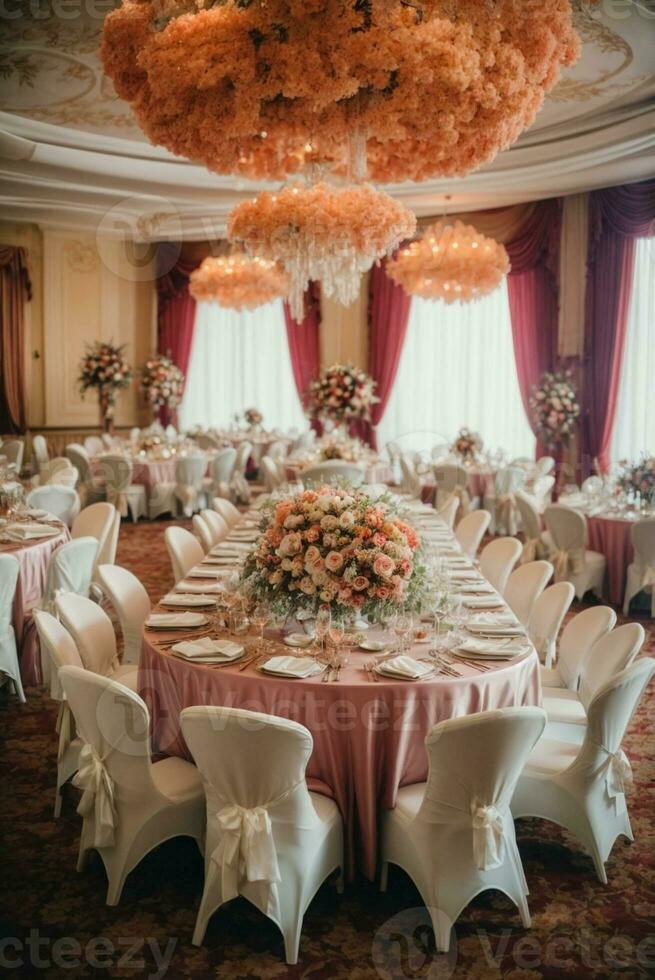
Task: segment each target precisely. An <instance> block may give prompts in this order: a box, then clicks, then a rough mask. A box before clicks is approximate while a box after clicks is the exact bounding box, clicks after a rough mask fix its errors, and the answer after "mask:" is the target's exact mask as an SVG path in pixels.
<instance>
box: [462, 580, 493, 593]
mask: <svg viewBox="0 0 655 980" xmlns="http://www.w3.org/2000/svg"><path fill="white" fill-rule="evenodd" d="M457 591H458V592H460V593H461V594H463V595H469V594H470V593H472V592H473V593H475V592H484V593H486V594H489V595H495V594H496V590H495V589H494V587H493V585H489V583H488V582H470V583H467V582H462V583H461V584H460V585H458V586H457Z"/></svg>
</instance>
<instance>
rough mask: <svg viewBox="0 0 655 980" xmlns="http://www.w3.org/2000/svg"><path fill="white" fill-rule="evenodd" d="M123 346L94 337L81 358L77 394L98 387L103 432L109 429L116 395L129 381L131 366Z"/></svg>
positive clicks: (111, 424) (112, 421) (130, 378)
mask: <svg viewBox="0 0 655 980" xmlns="http://www.w3.org/2000/svg"><path fill="white" fill-rule="evenodd" d="M125 346H126V345H125V344H122V345H120V346H117V345H116V344H113V343H112V342H111V341H109V342H104V341H101V340H97V341H95V343H93V344H87V346H86V352H85V354H84V356H83V357H82V360H81V361H80V375H79V378H78V381H79V385H80V394H81V395H82V397H84V395H85V393H86V392H87V391H88V390H89V388H95V389H96V390H97V392H98V403H99V407H100V427H101V429H102V431H103V432H111V431H112V429H113V424H114V410H115V407H116V395H117V393H118V392H119V391H120V389H121V388H127V387H128V386H129V384H130V381H131V380H132V368H131V367H130V365H129V364H128V362H127V358H126V357H125Z"/></svg>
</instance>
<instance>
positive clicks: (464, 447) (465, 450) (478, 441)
mask: <svg viewBox="0 0 655 980" xmlns="http://www.w3.org/2000/svg"><path fill="white" fill-rule="evenodd" d="M483 445H484V443H483V442H482V438H481V437H480V434H479V433H478V432H471V430H470V429H467V428H463V429H460V430H459V432H458V433H457V437H456V439H455V441H454V443H453V445H452V450H453V452H454V453H456V454H457V455H458V456H460V457H461V458H462V459H464V460H473V459H475V457H476V456H477V455H478V454H479V453H481V452H482V447H483Z"/></svg>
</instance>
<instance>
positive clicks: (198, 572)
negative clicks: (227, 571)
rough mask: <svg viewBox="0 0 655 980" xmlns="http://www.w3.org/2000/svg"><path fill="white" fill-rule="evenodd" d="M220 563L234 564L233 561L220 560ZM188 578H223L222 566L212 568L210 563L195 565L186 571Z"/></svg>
mask: <svg viewBox="0 0 655 980" xmlns="http://www.w3.org/2000/svg"><path fill="white" fill-rule="evenodd" d="M221 564H222V565H225V564H228V565H234V561H229V562H221ZM187 576H189V577H190V578H224V577H225V576H224V573H223V569H222V568H212V567H211V565H196V567H195V568H192V569H191V571H189V572H187Z"/></svg>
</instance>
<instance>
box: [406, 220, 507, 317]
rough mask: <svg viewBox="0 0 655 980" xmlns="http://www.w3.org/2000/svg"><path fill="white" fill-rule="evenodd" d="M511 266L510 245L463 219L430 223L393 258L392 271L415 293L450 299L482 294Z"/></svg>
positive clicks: (436, 298)
mask: <svg viewBox="0 0 655 980" xmlns="http://www.w3.org/2000/svg"><path fill="white" fill-rule="evenodd" d="M509 271H510V262H509V256H508V254H507V251H506V249H505V247H504V246H503V245H501V244H500V243H499V242H497V241H495V240H494V239H493V238H487V237H486V236H485V235H481V234H480V232H478V231H476V229H475V228H473V226H472V225H465V224H463V223H462V222H461V221H453V222H447V221H440V222H438V223H437V224H434V225H430V227H429V228H427V229H426V230H425V233H424V235H423V237H422V238H421V239H420V240H419V241H416V242H411V244H409V245H406V246H405V247H404V248H402V249H400V251H399V252H398V254H397V255H396V257H395V258H394V259H392V260H391V261H390V262H388V263H387V274H388V275H389V276H390V277H391V278H392V279H393V280H394V282H396V283H398V285H400V286H402V287H403V289H404V290H405V292H406V293H409V294H410V296H420V297H421V298H422V299H429V300H443V301H444V302H445V303H455V302H458V301H459V302H461V303H468V302H470V301H471V300H477V299H481V298H482V297H483V296H487V295H488V294H489V293H491V292H493V291H494V289H497V288H498V286H499V285H500V284H501V282H502V280H503V279H504V278H505V276H506V275H507V273H508V272H509Z"/></svg>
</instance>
